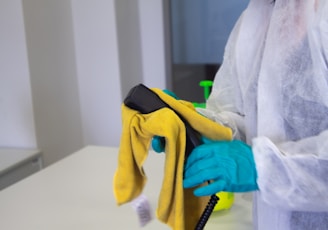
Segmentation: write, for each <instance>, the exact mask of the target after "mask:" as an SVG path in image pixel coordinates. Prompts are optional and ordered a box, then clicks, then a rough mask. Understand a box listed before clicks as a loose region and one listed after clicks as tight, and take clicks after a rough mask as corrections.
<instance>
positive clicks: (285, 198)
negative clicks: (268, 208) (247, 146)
mask: <svg viewBox="0 0 328 230" xmlns="http://www.w3.org/2000/svg"><path fill="white" fill-rule="evenodd" d="M327 140H328V130H327V131H324V132H322V133H321V134H320V135H318V136H314V137H310V138H306V139H302V140H299V141H296V142H285V143H281V144H277V145H275V144H274V143H273V142H271V141H270V140H269V139H268V138H266V137H258V138H255V139H254V140H253V145H252V149H253V153H254V158H255V162H256V169H257V173H258V179H257V183H258V186H259V189H260V196H261V199H262V200H264V201H265V202H267V203H268V204H270V205H272V206H276V207H280V208H284V209H286V208H287V209H290V210H296V211H328V192H327V191H328V141H327Z"/></svg>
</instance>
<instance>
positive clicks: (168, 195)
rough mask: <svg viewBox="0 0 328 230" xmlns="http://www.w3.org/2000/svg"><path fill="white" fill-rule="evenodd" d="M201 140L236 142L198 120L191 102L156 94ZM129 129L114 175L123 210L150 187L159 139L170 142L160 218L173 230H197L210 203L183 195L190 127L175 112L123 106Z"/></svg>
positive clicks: (227, 131) (219, 128) (212, 124)
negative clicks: (153, 147)
mask: <svg viewBox="0 0 328 230" xmlns="http://www.w3.org/2000/svg"><path fill="white" fill-rule="evenodd" d="M152 90H153V91H154V92H155V93H156V94H157V95H158V96H159V97H160V98H161V99H162V100H163V101H164V102H165V103H166V104H168V105H169V106H170V107H171V108H173V109H174V110H175V111H177V112H178V113H179V114H180V115H181V116H183V117H184V119H185V120H186V121H187V122H189V124H190V125H191V126H192V127H193V128H194V129H195V130H196V131H198V132H199V133H200V134H201V135H203V136H205V137H207V138H209V139H212V140H231V138H232V132H231V130H230V129H229V128H227V127H224V126H221V125H220V124H218V123H216V122H214V121H211V120H209V119H207V118H206V117H204V116H202V115H200V114H198V113H197V112H196V111H195V109H194V107H193V105H192V104H191V103H190V102H186V101H183V100H176V99H174V98H173V97H171V96H169V95H167V94H165V93H164V92H162V90H160V89H152ZM122 120H123V128H122V135H121V142H120V149H119V156H118V168H117V170H116V172H115V175H114V195H115V199H116V201H117V203H118V204H119V205H121V204H124V203H127V202H130V201H132V200H134V199H135V198H137V197H138V196H139V195H140V194H141V192H142V190H143V188H144V186H145V184H146V175H145V172H144V169H143V164H144V162H145V160H146V158H147V154H148V151H149V147H150V143H151V139H152V138H153V136H155V135H157V136H163V137H165V141H166V145H165V166H164V170H165V172H164V178H163V182H162V188H161V192H160V194H159V201H158V206H157V218H158V219H159V220H160V221H162V222H163V223H165V224H167V225H169V226H170V227H171V228H172V229H176V230H184V229H187V230H189V229H194V228H195V226H196V223H197V221H198V219H199V217H200V216H201V214H202V212H203V210H204V208H205V206H206V204H207V202H208V200H209V197H195V196H194V195H193V193H192V190H191V189H183V185H182V182H183V165H184V155H185V144H186V131H185V126H184V123H183V122H182V121H181V119H180V118H179V117H178V116H177V114H176V113H175V112H174V111H172V110H171V109H169V108H163V109H160V110H157V111H155V112H152V113H149V114H141V113H139V112H138V111H135V110H132V109H130V108H128V107H126V106H125V105H124V104H123V105H122Z"/></svg>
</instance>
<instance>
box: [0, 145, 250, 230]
mask: <svg viewBox="0 0 328 230" xmlns="http://www.w3.org/2000/svg"><path fill="white" fill-rule="evenodd" d="M117 153H118V149H117V148H109V147H98V146H89V147H86V148H84V149H82V150H80V151H78V152H76V153H74V154H72V155H70V156H69V157H67V158H65V159H63V160H61V161H59V162H57V163H55V164H53V165H51V166H49V167H47V168H45V169H44V170H42V171H40V172H38V173H36V174H34V175H32V176H30V177H28V178H26V179H24V180H22V181H21V182H19V183H17V184H15V185H13V186H10V187H9V188H7V189H4V190H2V191H1V192H0V228H1V229H8V230H21V229H24V230H45V229H47V230H75V229H76V230H83V229H85V230H109V229H122V230H130V229H141V228H140V227H139V222H138V219H137V216H136V214H135V213H134V210H133V208H132V207H131V205H130V204H126V205H123V206H120V207H118V206H117V205H116V203H115V200H114V196H113V191H112V181H113V180H112V179H113V175H114V172H115V169H116V165H117ZM163 157H164V156H163V155H160V154H155V153H150V156H149V157H148V159H147V162H146V164H145V172H146V174H147V175H148V178H149V179H148V182H147V185H146V188H145V191H144V193H145V195H146V196H148V198H149V200H150V202H151V206H152V209H153V210H155V209H156V203H157V197H158V194H159V189H160V184H161V179H162V175H163V174H162V170H161V168H162V166H161V165H162V164H163ZM251 218H252V216H251V199H250V195H249V194H239V195H236V196H235V204H234V206H233V207H232V208H231V210H229V211H223V212H215V213H213V214H212V216H211V218H210V220H209V222H208V223H207V225H206V227H205V229H209V230H211V229H224V230H250V229H252V224H251ZM142 229H152V230H154V229H156V230H162V229H163V230H164V229H169V228H168V227H167V226H166V225H164V224H162V223H160V222H159V221H158V220H156V219H154V220H153V221H152V222H151V223H149V224H148V225H146V226H145V227H143V228H142Z"/></svg>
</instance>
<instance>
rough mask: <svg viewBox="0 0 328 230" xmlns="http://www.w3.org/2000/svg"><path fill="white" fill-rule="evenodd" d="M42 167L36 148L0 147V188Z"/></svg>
mask: <svg viewBox="0 0 328 230" xmlns="http://www.w3.org/2000/svg"><path fill="white" fill-rule="evenodd" d="M41 168H42V160H41V152H40V151H39V150H37V149H0V190H1V189H4V188H6V187H8V186H10V185H12V184H14V183H16V182H18V181H20V180H22V179H24V178H25V177H27V176H29V175H31V174H33V173H35V172H37V171H39V170H40V169H41Z"/></svg>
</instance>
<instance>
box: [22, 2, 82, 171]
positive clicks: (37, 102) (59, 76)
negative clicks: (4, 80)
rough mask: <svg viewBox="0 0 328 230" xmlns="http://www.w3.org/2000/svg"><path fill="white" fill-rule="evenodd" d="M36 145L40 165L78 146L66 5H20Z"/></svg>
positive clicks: (70, 25) (78, 116)
mask: <svg viewBox="0 0 328 230" xmlns="http://www.w3.org/2000/svg"><path fill="white" fill-rule="evenodd" d="M22 2H23V10H24V20H25V30H26V38H27V47H28V59H29V68H30V77H31V84H32V96H33V104H34V115H35V127H36V134H37V143H38V147H39V148H40V149H41V150H42V152H43V154H44V161H45V165H48V164H51V163H53V162H55V161H57V160H59V159H61V158H63V157H65V156H67V155H68V154H70V153H73V152H75V151H77V150H78V149H80V148H82V147H83V146H84V143H83V136H82V125H81V113H80V102H79V91H78V84H77V83H78V81H77V73H76V63H75V50H74V37H73V23H72V13H71V5H70V1H67V0H56V1H53V0H29V1H22Z"/></svg>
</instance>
